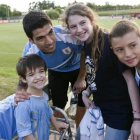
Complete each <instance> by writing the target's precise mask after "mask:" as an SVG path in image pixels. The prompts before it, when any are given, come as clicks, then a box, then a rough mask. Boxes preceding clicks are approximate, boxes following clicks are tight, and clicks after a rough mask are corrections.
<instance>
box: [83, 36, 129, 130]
mask: <svg viewBox="0 0 140 140" xmlns="http://www.w3.org/2000/svg"><path fill="white" fill-rule="evenodd" d="M99 47H100V46H99ZM84 49H85V59H86V60H85V63H86V70H87V80H88V84H89V85H91V86H92V85H93V87H94V88H95V84H96V87H97V90H95V91H94V92H93V99H94V103H95V105H97V106H98V107H100V109H101V111H102V115H103V118H104V122H105V123H106V124H107V125H108V126H109V127H112V128H115V129H121V130H129V129H130V127H131V125H132V105H131V101H130V98H129V93H128V89H127V84H126V81H125V79H124V77H123V75H122V72H123V71H124V70H126V67H125V66H124V65H123V64H122V63H121V62H119V60H118V59H117V57H116V56H115V54H114V53H113V51H112V50H111V49H110V45H109V42H108V35H107V34H104V47H103V49H102V55H101V58H100V60H99V63H98V69H97V71H96V76H95V79H94V74H93V73H94V72H93V71H94V65H93V63H92V59H91V52H92V43H89V44H86V45H85V48H84ZM94 82H95V84H92V83H94Z"/></svg>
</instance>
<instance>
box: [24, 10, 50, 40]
mask: <svg viewBox="0 0 140 140" xmlns="http://www.w3.org/2000/svg"><path fill="white" fill-rule="evenodd" d="M46 24H51V25H52V22H51V19H50V17H49V16H48V15H46V14H45V13H44V12H42V11H37V10H34V11H30V12H29V13H28V14H26V15H25V17H24V18H23V28H24V31H25V33H26V35H27V36H28V37H29V38H31V39H32V40H33V31H34V30H36V29H38V28H43V26H44V25H46Z"/></svg>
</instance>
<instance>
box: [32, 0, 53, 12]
mask: <svg viewBox="0 0 140 140" xmlns="http://www.w3.org/2000/svg"><path fill="white" fill-rule="evenodd" d="M50 8H52V9H54V2H50V1H49V0H48V1H46V0H43V2H40V1H38V2H31V3H29V11H30V10H46V9H50Z"/></svg>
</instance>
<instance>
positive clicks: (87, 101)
mask: <svg viewBox="0 0 140 140" xmlns="http://www.w3.org/2000/svg"><path fill="white" fill-rule="evenodd" d="M82 94H83V95H82V99H83V102H84V104H85V106H86V107H87V108H90V106H93V107H95V108H96V106H95V105H94V102H92V101H91V100H90V99H89V97H90V94H91V91H90V89H89V87H88V88H87V89H86V90H84V91H83V92H82Z"/></svg>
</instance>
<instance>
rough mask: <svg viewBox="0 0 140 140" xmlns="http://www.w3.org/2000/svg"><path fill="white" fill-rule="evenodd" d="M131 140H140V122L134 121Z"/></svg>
mask: <svg viewBox="0 0 140 140" xmlns="http://www.w3.org/2000/svg"><path fill="white" fill-rule="evenodd" d="M131 140H140V122H139V121H134V122H133V124H132V127H131Z"/></svg>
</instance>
